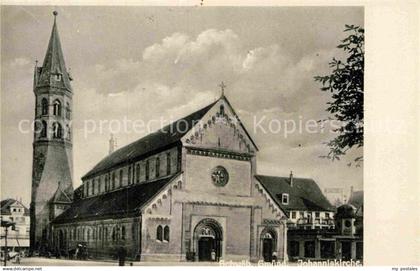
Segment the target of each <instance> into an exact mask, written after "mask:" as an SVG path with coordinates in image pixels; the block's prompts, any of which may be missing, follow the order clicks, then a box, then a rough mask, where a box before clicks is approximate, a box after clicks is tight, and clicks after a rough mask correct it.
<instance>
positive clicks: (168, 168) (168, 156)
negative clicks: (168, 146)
mask: <svg viewBox="0 0 420 271" xmlns="http://www.w3.org/2000/svg"><path fill="white" fill-rule="evenodd" d="M169 174H171V153H170V152H168V153H167V154H166V175H169Z"/></svg>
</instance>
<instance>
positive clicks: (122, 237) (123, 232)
mask: <svg viewBox="0 0 420 271" xmlns="http://www.w3.org/2000/svg"><path fill="white" fill-rule="evenodd" d="M121 239H122V240H125V226H122V227H121Z"/></svg>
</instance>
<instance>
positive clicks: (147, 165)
mask: <svg viewBox="0 0 420 271" xmlns="http://www.w3.org/2000/svg"><path fill="white" fill-rule="evenodd" d="M146 180H149V160H147V161H146Z"/></svg>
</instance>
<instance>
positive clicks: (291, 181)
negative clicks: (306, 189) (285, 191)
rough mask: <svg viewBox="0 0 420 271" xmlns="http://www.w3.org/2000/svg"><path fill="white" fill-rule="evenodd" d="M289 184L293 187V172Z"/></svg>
mask: <svg viewBox="0 0 420 271" xmlns="http://www.w3.org/2000/svg"><path fill="white" fill-rule="evenodd" d="M289 184H290V186H293V171H290V177H289Z"/></svg>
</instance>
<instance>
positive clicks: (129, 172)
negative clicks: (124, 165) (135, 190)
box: [127, 166, 131, 185]
mask: <svg viewBox="0 0 420 271" xmlns="http://www.w3.org/2000/svg"><path fill="white" fill-rule="evenodd" d="M127 178H128V185H130V184H131V166H129V167H128V173H127Z"/></svg>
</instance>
